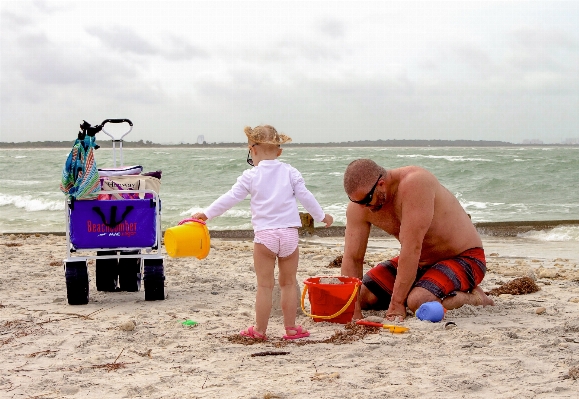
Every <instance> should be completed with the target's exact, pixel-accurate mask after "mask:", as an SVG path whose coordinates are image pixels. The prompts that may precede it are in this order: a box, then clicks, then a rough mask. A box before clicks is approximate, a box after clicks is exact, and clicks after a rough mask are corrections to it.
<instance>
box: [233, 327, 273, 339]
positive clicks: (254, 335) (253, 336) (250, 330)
mask: <svg viewBox="0 0 579 399" xmlns="http://www.w3.org/2000/svg"><path fill="white" fill-rule="evenodd" d="M239 335H241V336H244V337H247V338H251V339H259V340H262V341H266V340H267V337H266V336H265V334H262V333H260V332H259V331H256V330H255V328H253V326H251V327H249V328H248V329H247V332H246V331H245V330H243V331H240V332H239Z"/></svg>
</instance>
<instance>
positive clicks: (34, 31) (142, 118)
mask: <svg viewBox="0 0 579 399" xmlns="http://www.w3.org/2000/svg"><path fill="white" fill-rule="evenodd" d="M0 10H1V39H0V40H1V58H0V62H1V70H0V74H1V82H0V83H1V86H0V90H1V93H0V94H1V107H0V118H1V119H0V141H5V142H12V141H15V142H18V141H38V140H69V139H70V140H74V138H75V137H76V133H77V131H78V125H79V123H80V122H82V120H83V119H85V120H87V121H89V122H90V123H92V124H97V123H100V122H101V121H102V120H104V119H107V118H129V119H131V120H132V121H133V122H134V129H133V132H132V133H131V135H130V136H127V137H126V139H127V140H130V141H136V140H140V139H143V140H151V141H153V142H160V143H169V142H191V143H192V142H195V141H196V140H197V136H198V135H201V134H202V135H204V136H205V140H206V141H208V142H243V141H244V140H245V135H244V134H243V128H244V126H247V125H249V126H256V125H259V124H271V125H273V126H275V127H276V128H277V129H278V131H280V132H284V133H286V134H288V135H289V136H291V137H292V138H293V139H294V142H302V143H303V142H336V141H352V140H377V139H384V140H385V139H450V140H455V139H470V140H501V141H510V142H515V143H519V142H522V141H523V140H524V139H541V140H543V141H545V142H549V143H556V142H560V141H561V140H563V139H565V138H572V137H579V1H568V2H553V1H534V2H521V1H512V2H473V1H465V2H439V1H424V2H405V1H394V2H383V1H377V2H365V1H344V2H342V1H323V2H311V1H308V2H281V1H268V2H265V1H264V2H247V1H233V2H219V1H203V2H201V1H186V2H185V1H183V2H177V1H167V0H164V1H110V2H109V1H94V0H93V1H73V2H60V1H5V0H3V1H2V2H1V3H0Z"/></svg>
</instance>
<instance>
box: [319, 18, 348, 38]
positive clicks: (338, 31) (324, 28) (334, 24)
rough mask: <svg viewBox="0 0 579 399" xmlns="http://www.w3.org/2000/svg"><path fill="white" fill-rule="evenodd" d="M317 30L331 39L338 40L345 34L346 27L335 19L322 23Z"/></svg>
mask: <svg viewBox="0 0 579 399" xmlns="http://www.w3.org/2000/svg"><path fill="white" fill-rule="evenodd" d="M317 28H318V29H319V31H320V32H322V33H323V34H325V35H327V36H329V37H331V38H332V39H339V38H341V37H343V36H344V35H345V33H346V25H345V24H344V23H343V22H341V21H338V20H335V19H331V20H325V21H322V22H320V24H319V25H318V27H317Z"/></svg>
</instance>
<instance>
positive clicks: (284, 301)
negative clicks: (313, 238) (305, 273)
mask: <svg viewBox="0 0 579 399" xmlns="http://www.w3.org/2000/svg"><path fill="white" fill-rule="evenodd" d="M299 256H300V254H299V248H296V250H295V251H294V252H293V253H292V254H291V255H290V256H286V257H285V258H279V259H278V266H279V288H280V291H281V310H282V312H283V322H284V326H285V327H294V326H295V325H296V308H297V306H296V305H297V301H298V297H297V288H296V284H297V282H296V274H297V271H298V260H299ZM304 331H305V330H304ZM287 333H288V334H289V335H293V334H295V331H288V332H287ZM292 333H293V334H292Z"/></svg>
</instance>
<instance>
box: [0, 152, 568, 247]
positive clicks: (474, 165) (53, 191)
mask: <svg viewBox="0 0 579 399" xmlns="http://www.w3.org/2000/svg"><path fill="white" fill-rule="evenodd" d="M69 152H70V149H68V148H61V149H42V148H36V149H0V232H64V231H65V213H64V209H65V201H64V200H65V196H64V194H63V193H62V192H60V190H59V184H60V179H61V175H62V169H63V166H64V162H65V160H66V157H67V156H68V154H69ZM95 155H96V159H97V164H98V166H99V167H111V166H113V151H112V149H109V148H100V149H99V150H97V151H96V153H95ZM246 157H247V146H245V145H243V144H240V145H239V147H238V148H147V149H132V148H130V143H125V148H124V151H123V158H124V164H125V165H137V164H138V165H142V166H143V167H144V170H145V171H155V170H161V171H162V173H163V175H162V179H161V182H162V184H161V192H160V195H161V199H162V224H163V226H162V227H163V229H165V228H167V227H170V226H174V225H176V224H177V223H178V222H179V221H180V220H182V219H184V218H186V217H188V216H189V215H190V214H191V213H194V212H197V211H200V210H202V209H203V208H205V207H207V206H208V205H209V204H210V203H211V202H212V201H213V200H215V199H216V198H217V197H218V196H219V195H221V194H223V193H225V192H226V191H227V190H228V189H229V188H230V187H231V185H232V184H234V183H235V181H236V179H237V177H238V176H239V175H240V174H241V173H242V172H243V171H244V170H245V169H247V168H250V166H249V165H248V164H247V163H246ZM118 158H119V154H118V152H117V162H118ZM357 158H371V159H373V160H375V161H376V162H377V163H378V164H380V165H382V166H384V167H385V168H386V169H390V168H396V167H400V166H405V165H419V166H422V167H424V168H426V169H428V170H430V171H431V172H432V173H434V174H435V175H436V176H437V177H438V179H439V180H440V182H441V183H442V184H443V185H444V186H446V187H447V188H448V189H449V190H450V191H451V192H452V193H453V194H454V195H455V196H456V198H458V200H459V202H460V203H461V205H462V206H463V208H464V209H465V210H466V212H467V213H469V214H470V215H471V217H472V220H473V221H474V222H499V221H501V222H502V221H547V220H579V148H578V147H520V148H518V147H473V148H465V147H462V148H458V147H424V148H415V147H412V148H399V147H365V148H358V147H355V148H347V147H287V148H285V149H284V151H283V154H282V156H281V158H280V160H281V161H283V162H288V163H290V164H291V165H293V166H295V167H296V168H297V169H298V170H300V172H301V173H302V175H303V177H304V179H305V181H306V185H307V187H308V189H309V190H310V191H311V192H312V193H313V194H314V195H315V197H316V198H317V200H318V201H319V202H320V204H321V205H322V207H323V209H324V210H325V211H326V212H327V213H330V214H332V215H333V216H334V219H335V224H336V225H338V226H339V225H345V223H346V215H345V212H346V206H347V204H348V197H347V196H346V194H345V193H344V190H343V185H342V179H343V174H344V170H345V168H346V166H347V165H348V164H349V163H350V162H351V161H353V160H354V159H357ZM300 210H302V211H304V209H303V208H302V207H301V206H300ZM250 218H251V212H250V208H249V197H248V198H247V199H245V200H244V201H241V202H240V203H239V204H238V205H236V206H235V207H233V208H232V209H230V210H229V211H227V212H226V213H225V214H224V215H222V216H221V217H219V218H216V219H214V220H212V221H210V222H209V228H210V229H212V230H240V229H251V222H250ZM527 234H528V236H529V238H535V239H540V240H563V241H569V240H570V241H575V240H576V241H579V228H578V227H569V226H562V227H558V228H556V229H553V230H549V231H547V232H543V231H536V232H530V233H527Z"/></svg>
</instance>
